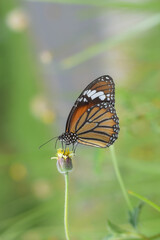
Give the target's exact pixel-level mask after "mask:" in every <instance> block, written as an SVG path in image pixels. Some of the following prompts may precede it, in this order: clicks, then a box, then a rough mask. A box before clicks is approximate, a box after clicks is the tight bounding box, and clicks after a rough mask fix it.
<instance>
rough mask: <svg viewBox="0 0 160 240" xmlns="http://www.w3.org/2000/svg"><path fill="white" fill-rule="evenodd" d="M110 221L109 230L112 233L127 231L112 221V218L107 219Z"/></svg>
mask: <svg viewBox="0 0 160 240" xmlns="http://www.w3.org/2000/svg"><path fill="white" fill-rule="evenodd" d="M107 223H108V225H107V226H108V231H109V232H110V233H125V232H126V231H125V230H124V229H122V228H121V227H119V226H118V225H116V224H114V223H112V222H111V221H110V220H108V221H107Z"/></svg>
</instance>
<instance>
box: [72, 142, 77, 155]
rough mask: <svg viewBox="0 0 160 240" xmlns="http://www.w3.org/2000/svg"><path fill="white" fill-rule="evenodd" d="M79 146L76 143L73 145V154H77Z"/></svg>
mask: <svg viewBox="0 0 160 240" xmlns="http://www.w3.org/2000/svg"><path fill="white" fill-rule="evenodd" d="M77 145H78V143H74V144H73V147H72V151H73V153H75V151H76V148H77Z"/></svg>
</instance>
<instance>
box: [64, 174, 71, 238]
mask: <svg viewBox="0 0 160 240" xmlns="http://www.w3.org/2000/svg"><path fill="white" fill-rule="evenodd" d="M64 179H65V201H64V229H65V235H66V240H70V238H69V232H68V172H66V173H65V174H64Z"/></svg>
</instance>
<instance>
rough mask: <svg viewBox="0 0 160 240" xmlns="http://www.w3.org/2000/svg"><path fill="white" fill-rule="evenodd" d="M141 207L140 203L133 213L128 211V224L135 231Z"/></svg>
mask: <svg viewBox="0 0 160 240" xmlns="http://www.w3.org/2000/svg"><path fill="white" fill-rule="evenodd" d="M143 205H144V203H143V202H140V203H139V204H138V206H137V207H135V208H134V209H133V211H129V222H130V224H131V225H132V226H133V227H134V228H135V229H137V227H138V220H139V215H140V213H141V209H142V207H143Z"/></svg>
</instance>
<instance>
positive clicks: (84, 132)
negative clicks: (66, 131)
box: [75, 102, 119, 148]
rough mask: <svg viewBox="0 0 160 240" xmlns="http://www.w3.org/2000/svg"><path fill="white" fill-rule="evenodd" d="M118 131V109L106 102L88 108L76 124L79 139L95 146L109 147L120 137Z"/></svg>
mask: <svg viewBox="0 0 160 240" xmlns="http://www.w3.org/2000/svg"><path fill="white" fill-rule="evenodd" d="M118 132H119V119H118V117H117V114H116V111H115V109H114V107H109V104H108V103H104V102H103V103H100V104H97V105H95V106H93V107H91V108H89V109H87V111H85V112H84V113H83V114H82V116H81V117H80V118H79V120H78V121H77V123H76V124H75V133H76V134H77V136H78V140H77V141H78V142H79V143H82V144H85V145H90V146H94V147H101V148H103V147H109V146H110V145H111V144H113V143H114V142H115V140H116V139H117V138H118Z"/></svg>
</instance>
